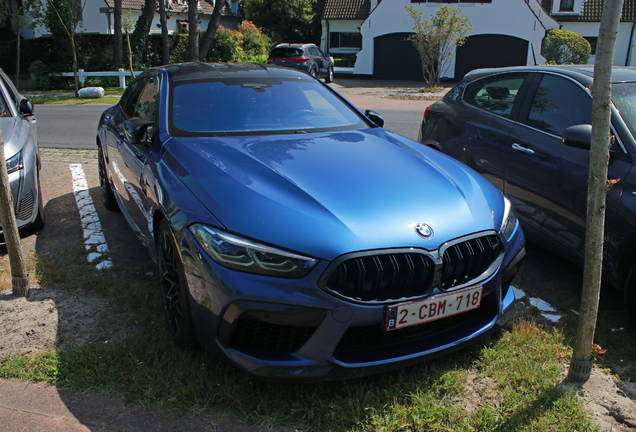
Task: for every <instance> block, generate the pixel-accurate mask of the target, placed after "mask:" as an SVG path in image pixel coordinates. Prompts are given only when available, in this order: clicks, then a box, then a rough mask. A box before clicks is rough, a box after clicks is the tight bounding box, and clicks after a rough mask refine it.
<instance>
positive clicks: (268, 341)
mask: <svg viewBox="0 0 636 432" xmlns="http://www.w3.org/2000/svg"><path fill="white" fill-rule="evenodd" d="M524 243H525V240H524V238H523V234H522V233H521V230H518V232H517V233H516V234H515V235H514V236H513V237H512V238H511V239H510V241H509V242H508V243H507V245H506V250H505V252H504V257H503V259H502V261H501V264H500V266H499V268H498V270H497V271H496V272H495V273H493V274H492V275H491V276H490V277H489V278H488V279H486V280H483V281H481V282H480V284H481V285H482V286H483V296H482V303H481V306H480V307H479V308H478V309H476V310H473V311H470V312H466V313H462V314H459V315H454V316H450V317H447V318H443V319H439V320H437V321H432V322H428V323H424V324H419V325H416V326H412V327H406V328H403V329H399V330H394V331H390V332H387V331H385V330H384V328H383V324H384V322H385V316H386V315H385V314H386V305H384V304H356V303H354V302H351V301H348V300H347V299H342V298H337V297H335V296H333V295H331V294H330V293H328V292H326V291H324V290H321V289H320V288H318V286H319V280H320V278H321V276H322V274H323V272H324V271H325V269H327V267H328V264H329V263H326V262H321V263H319V264H318V266H317V267H316V268H315V269H314V270H313V271H312V272H311V273H310V274H309V275H308V276H307V277H305V278H303V279H277V278H269V277H261V276H257V275H251V274H246V273H239V272H236V271H233V270H229V269H226V268H224V267H221V266H219V265H218V264H217V263H215V262H214V261H212V260H211V259H209V258H208V257H207V256H206V255H205V253H204V252H203V251H202V250H201V249H200V248H199V246H198V244H197V243H196V241H195V240H194V239H193V238H192V237H191V236H190V235H189V234H187V233H185V234H184V235H183V238H182V239H181V240H180V244H181V250H182V256H183V259H184V264H185V269H186V278H187V281H188V288H189V292H190V294H191V305H192V307H191V310H192V313H193V319H194V322H195V329H196V333H197V337H198V339H199V342H200V344H201V345H202V346H203V347H204V348H205V349H207V350H210V351H212V352H214V353H216V354H217V355H218V356H219V357H220V358H221V359H223V360H225V361H226V362H228V363H230V364H233V365H234V366H236V367H237V368H239V369H240V370H243V371H245V372H248V373H250V374H252V375H254V376H257V377H259V378H260V379H263V380H268V381H324V380H333V379H343V378H353V377H359V376H365V375H370V374H374V373H378V372H383V371H388V370H393V369H397V368H402V367H405V366H409V365H413V364H417V363H421V362H423V361H426V360H430V359H433V358H436V357H439V356H443V355H446V354H449V353H451V352H453V351H456V350H459V349H462V348H464V347H466V346H468V345H471V344H474V343H475V342H477V341H478V340H481V339H483V338H485V337H488V336H489V335H491V334H492V333H494V332H497V331H498V330H500V329H501V327H502V326H503V325H505V324H506V323H507V322H508V321H509V320H510V319H511V318H512V317H513V315H514V309H515V308H514V302H515V299H514V293H513V290H512V289H511V288H510V282H511V281H512V278H513V277H514V275H515V274H516V272H517V270H518V268H519V265H520V264H521V262H522V261H523V257H524V256H525V249H524Z"/></svg>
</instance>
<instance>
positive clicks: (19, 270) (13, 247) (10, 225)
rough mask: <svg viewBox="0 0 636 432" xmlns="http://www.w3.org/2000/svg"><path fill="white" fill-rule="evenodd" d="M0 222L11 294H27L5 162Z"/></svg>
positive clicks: (0, 149)
mask: <svg viewBox="0 0 636 432" xmlns="http://www.w3.org/2000/svg"><path fill="white" fill-rule="evenodd" d="M0 160H1V161H4V160H6V159H5V157H4V140H3V138H2V124H1V123H0ZM0 223H2V230H3V233H4V241H5V243H6V245H7V252H8V253H9V264H10V266H11V281H12V282H11V288H12V290H13V294H15V295H19V296H26V295H28V294H29V275H28V274H27V271H26V261H25V259H24V254H23V252H22V246H21V245H20V236H19V234H18V224H17V222H16V220H15V212H14V210H13V195H11V188H10V187H9V175H8V174H7V164H6V163H0Z"/></svg>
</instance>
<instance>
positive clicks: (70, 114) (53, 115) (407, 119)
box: [35, 95, 430, 150]
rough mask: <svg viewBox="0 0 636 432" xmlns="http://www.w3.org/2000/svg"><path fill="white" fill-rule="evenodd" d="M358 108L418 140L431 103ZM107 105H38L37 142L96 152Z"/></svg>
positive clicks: (372, 99) (360, 102) (355, 99)
mask: <svg viewBox="0 0 636 432" xmlns="http://www.w3.org/2000/svg"><path fill="white" fill-rule="evenodd" d="M345 96H346V95H345ZM346 97H347V99H348V100H349V101H350V102H351V103H353V104H354V105H356V106H357V107H358V108H359V109H361V110H363V111H364V110H365V109H373V110H375V111H377V112H378V113H379V114H380V115H381V116H382V117H383V118H384V120H385V128H386V129H388V130H390V131H393V132H395V133H399V134H400V135H403V136H405V137H407V138H410V139H413V140H415V139H417V130H418V127H419V124H420V122H421V121H422V113H423V112H424V109H425V108H426V106H427V105H428V104H429V103H430V102H423V101H405V100H392V99H382V98H380V97H378V96H367V95H362V96H361V95H350V96H346ZM107 106H108V105H101V104H98V105H37V106H36V107H35V115H36V117H37V119H38V141H39V144H40V147H43V148H47V147H48V148H68V149H87V150H93V149H95V131H96V129H97V122H98V121H99V116H100V115H101V113H102V111H104V109H106V107H107Z"/></svg>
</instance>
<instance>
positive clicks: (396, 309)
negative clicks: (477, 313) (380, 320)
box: [385, 285, 483, 330]
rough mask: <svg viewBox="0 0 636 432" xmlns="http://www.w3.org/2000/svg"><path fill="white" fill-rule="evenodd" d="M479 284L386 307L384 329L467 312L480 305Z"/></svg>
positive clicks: (480, 291) (407, 325) (395, 328)
mask: <svg viewBox="0 0 636 432" xmlns="http://www.w3.org/2000/svg"><path fill="white" fill-rule="evenodd" d="M482 290H483V287H482V286H481V285H479V286H476V287H473V288H469V289H465V290H462V291H456V292H452V293H447V294H440V295H438V296H435V297H431V298H428V299H426V300H420V301H415V302H411V303H402V304H398V305H395V306H390V307H388V308H387V314H386V326H385V329H386V330H397V329H400V328H404V327H409V326H412V325H417V324H422V323H426V322H431V321H435V320H438V319H442V318H446V317H449V316H451V315H457V314H460V313H464V312H468V311H470V310H473V309H477V308H479V306H480V305H481V293H482Z"/></svg>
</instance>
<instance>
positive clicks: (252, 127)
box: [169, 78, 369, 136]
mask: <svg viewBox="0 0 636 432" xmlns="http://www.w3.org/2000/svg"><path fill="white" fill-rule="evenodd" d="M170 93H171V96H170V100H171V101H172V104H171V106H170V109H169V116H170V119H169V121H170V133H171V135H173V136H206V135H245V134H259V133H260V134H262V133H296V132H299V133H302V132H318V131H333V130H351V129H358V128H366V127H369V125H368V124H367V123H366V122H365V121H364V120H363V119H362V117H361V116H360V115H359V114H358V113H357V112H355V111H353V110H351V109H350V108H349V107H348V106H347V105H345V104H344V103H343V102H342V101H341V100H340V99H339V98H338V97H337V96H335V95H334V94H333V93H332V92H330V91H329V90H328V89H326V88H325V87H324V86H323V85H322V84H320V83H319V82H316V81H314V80H300V79H291V80H281V79H276V78H254V79H249V78H247V79H242V78H233V79H224V80H222V81H220V80H214V81H197V82H187V83H183V84H178V85H176V86H173V87H171V89H170Z"/></svg>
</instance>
